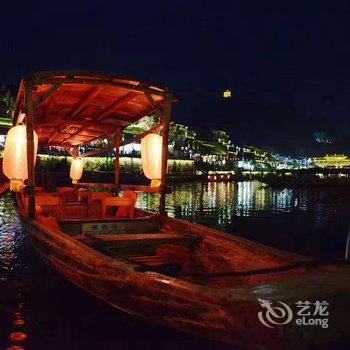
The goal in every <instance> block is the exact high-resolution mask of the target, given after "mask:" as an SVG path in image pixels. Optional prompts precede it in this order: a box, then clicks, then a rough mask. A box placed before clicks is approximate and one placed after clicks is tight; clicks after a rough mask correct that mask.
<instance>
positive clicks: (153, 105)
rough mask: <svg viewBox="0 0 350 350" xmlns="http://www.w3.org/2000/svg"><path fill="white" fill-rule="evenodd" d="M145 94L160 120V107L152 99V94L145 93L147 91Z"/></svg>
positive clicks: (161, 115)
mask: <svg viewBox="0 0 350 350" xmlns="http://www.w3.org/2000/svg"><path fill="white" fill-rule="evenodd" d="M145 95H146V97H147V100H148V102H149V103H150V104H151V106H152V108H153V111H154V112H155V113H156V114H157V116H158V118H159V119H160V120H162V119H163V116H164V115H163V113H162V111H161V110H160V108H159V107H157V105H156V103H155V101H154V100H153V97H152V95H150V94H149V93H147V92H145Z"/></svg>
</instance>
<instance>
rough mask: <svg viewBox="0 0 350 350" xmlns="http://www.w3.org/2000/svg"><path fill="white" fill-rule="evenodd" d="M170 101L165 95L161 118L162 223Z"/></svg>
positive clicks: (164, 213) (160, 201)
mask: <svg viewBox="0 0 350 350" xmlns="http://www.w3.org/2000/svg"><path fill="white" fill-rule="evenodd" d="M172 100H173V97H172V94H170V93H168V94H167V95H166V101H165V106H164V116H163V139H162V173H161V185H160V188H161V194H160V200H159V216H160V221H162V217H163V216H166V211H165V194H166V172H167V165H168V143H169V130H170V119H171V109H172Z"/></svg>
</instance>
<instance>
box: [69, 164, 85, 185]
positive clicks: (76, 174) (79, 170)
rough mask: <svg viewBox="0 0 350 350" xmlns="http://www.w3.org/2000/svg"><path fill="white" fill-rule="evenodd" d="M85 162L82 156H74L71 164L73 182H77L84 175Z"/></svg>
mask: <svg viewBox="0 0 350 350" xmlns="http://www.w3.org/2000/svg"><path fill="white" fill-rule="evenodd" d="M83 169H84V162H83V160H82V159H81V158H74V159H73V160H72V164H71V166H70V174H69V175H70V177H71V179H72V184H76V183H77V182H78V180H80V178H81V176H82V175H83Z"/></svg>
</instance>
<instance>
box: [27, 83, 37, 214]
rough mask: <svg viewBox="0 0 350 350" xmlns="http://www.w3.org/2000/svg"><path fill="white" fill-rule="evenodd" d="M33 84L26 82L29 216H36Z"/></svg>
mask: <svg viewBox="0 0 350 350" xmlns="http://www.w3.org/2000/svg"><path fill="white" fill-rule="evenodd" d="M32 93H33V86H32V84H31V83H30V82H28V81H27V82H26V84H25V110H26V136H27V167H28V186H27V188H26V189H27V193H28V216H29V217H30V218H32V219H34V218H35V170H34V166H35V163H34V105H33V95H32Z"/></svg>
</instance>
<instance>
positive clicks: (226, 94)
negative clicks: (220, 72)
mask: <svg viewBox="0 0 350 350" xmlns="http://www.w3.org/2000/svg"><path fill="white" fill-rule="evenodd" d="M223 96H224V98H231V97H232V92H231V90H225V91H224V94H223Z"/></svg>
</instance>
